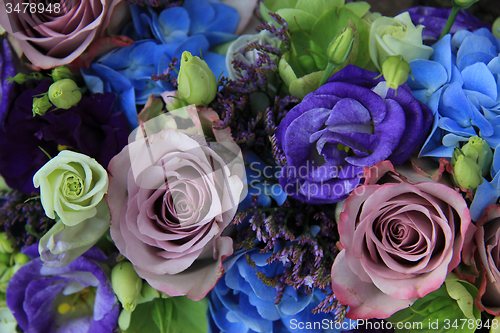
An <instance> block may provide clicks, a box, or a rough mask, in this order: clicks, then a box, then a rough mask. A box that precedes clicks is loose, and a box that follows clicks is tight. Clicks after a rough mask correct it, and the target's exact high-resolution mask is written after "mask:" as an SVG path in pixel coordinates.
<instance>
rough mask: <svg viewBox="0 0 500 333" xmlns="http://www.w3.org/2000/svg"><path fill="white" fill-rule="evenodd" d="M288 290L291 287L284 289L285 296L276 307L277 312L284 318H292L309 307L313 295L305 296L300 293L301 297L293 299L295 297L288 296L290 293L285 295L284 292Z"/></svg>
mask: <svg viewBox="0 0 500 333" xmlns="http://www.w3.org/2000/svg"><path fill="white" fill-rule="evenodd" d="M290 288H291V289H293V287H291V286H287V287H286V289H285V295H284V296H283V299H282V300H281V302H280V304H279V305H278V308H279V310H280V311H281V312H282V313H283V315H284V316H293V315H295V314H297V313H299V312H301V311H302V310H304V309H305V308H306V307H307V306H308V305H309V303H310V302H311V300H312V299H313V296H314V293H311V294H310V295H307V294H305V292H304V291H302V293H303V296H300V297H294V296H297V295H293V294H292V295H290V293H286V290H287V289H288V290H289V289H290Z"/></svg>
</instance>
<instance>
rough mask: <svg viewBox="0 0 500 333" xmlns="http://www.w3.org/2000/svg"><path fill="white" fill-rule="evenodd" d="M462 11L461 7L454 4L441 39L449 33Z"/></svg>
mask: <svg viewBox="0 0 500 333" xmlns="http://www.w3.org/2000/svg"><path fill="white" fill-rule="evenodd" d="M459 11H460V7H457V6H453V8H452V9H451V12H450V16H449V17H448V21H446V25H445V26H444V29H443V32H441V36H439V39H441V38H443V37H444V36H445V35H446V34H448V33H449V32H450V30H451V27H452V26H453V23H454V22H455V19H456V18H457V15H458V12H459Z"/></svg>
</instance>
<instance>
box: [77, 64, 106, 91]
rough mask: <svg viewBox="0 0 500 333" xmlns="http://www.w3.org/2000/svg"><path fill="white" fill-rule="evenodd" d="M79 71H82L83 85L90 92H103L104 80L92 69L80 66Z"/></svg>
mask: <svg viewBox="0 0 500 333" xmlns="http://www.w3.org/2000/svg"><path fill="white" fill-rule="evenodd" d="M80 73H82V77H83V80H84V81H85V85H86V86H87V87H88V88H89V90H90V92H91V93H92V94H97V93H101V94H102V93H104V82H103V81H102V80H101V78H100V77H99V76H97V75H96V74H95V72H94V71H93V70H92V69H90V68H81V69H80Z"/></svg>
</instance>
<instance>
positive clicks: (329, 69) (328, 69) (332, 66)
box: [319, 62, 337, 87]
mask: <svg viewBox="0 0 500 333" xmlns="http://www.w3.org/2000/svg"><path fill="white" fill-rule="evenodd" d="M335 67H337V66H335V64H333V63H332V62H329V63H328V66H326V69H325V71H324V72H323V76H322V77H321V81H319V86H320V87H321V86H322V85H324V84H325V83H326V81H328V79H329V78H330V76H331V75H332V72H333V70H334V69H335Z"/></svg>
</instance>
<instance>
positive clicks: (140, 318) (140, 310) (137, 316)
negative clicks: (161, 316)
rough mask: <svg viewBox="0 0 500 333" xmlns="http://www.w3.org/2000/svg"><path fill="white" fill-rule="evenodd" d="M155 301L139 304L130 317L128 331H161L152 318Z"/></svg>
mask: <svg viewBox="0 0 500 333" xmlns="http://www.w3.org/2000/svg"><path fill="white" fill-rule="evenodd" d="M153 306H154V303H153V302H147V303H142V304H139V305H137V307H136V308H135V310H134V312H132V316H131V319H130V325H129V327H128V329H127V330H126V331H125V332H126V333H145V332H147V333H161V332H160V330H159V329H158V326H157V325H156V323H155V322H154V321H153V320H152V318H151V314H152V311H153Z"/></svg>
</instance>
